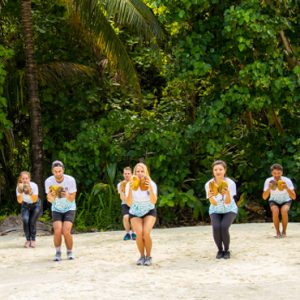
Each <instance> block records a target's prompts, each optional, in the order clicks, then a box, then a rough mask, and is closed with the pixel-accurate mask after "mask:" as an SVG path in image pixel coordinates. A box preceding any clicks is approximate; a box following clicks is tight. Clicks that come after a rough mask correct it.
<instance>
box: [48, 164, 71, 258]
mask: <svg viewBox="0 0 300 300" xmlns="http://www.w3.org/2000/svg"><path fill="white" fill-rule="evenodd" d="M51 170H52V174H53V176H50V177H49V178H47V179H46V181H45V191H46V194H47V200H48V201H49V202H50V203H52V205H51V211H52V220H53V229H54V246H55V248H56V253H55V257H54V261H60V260H61V244H62V236H64V240H65V244H66V248H67V258H68V259H70V260H71V259H74V258H75V256H74V254H73V237H72V233H71V231H72V226H73V223H74V220H75V214H76V202H75V199H76V192H77V187H76V181H75V179H74V178H73V177H72V176H70V175H66V174H65V173H64V172H65V166H64V164H63V163H62V162H61V161H59V160H56V161H54V162H53V163H52V168H51Z"/></svg>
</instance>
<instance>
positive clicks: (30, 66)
mask: <svg viewBox="0 0 300 300" xmlns="http://www.w3.org/2000/svg"><path fill="white" fill-rule="evenodd" d="M21 14H22V24H23V30H24V44H25V45H24V46H25V56H26V79H27V87H28V97H29V107H30V126H31V156H32V180H33V181H34V182H36V183H37V185H38V187H39V196H40V198H41V199H43V198H44V180H43V158H44V155H43V147H42V145H43V136H42V115H41V105H40V99H39V95H38V81H37V65H36V61H35V57H34V46H33V28H32V14H31V0H21ZM42 203H43V201H42Z"/></svg>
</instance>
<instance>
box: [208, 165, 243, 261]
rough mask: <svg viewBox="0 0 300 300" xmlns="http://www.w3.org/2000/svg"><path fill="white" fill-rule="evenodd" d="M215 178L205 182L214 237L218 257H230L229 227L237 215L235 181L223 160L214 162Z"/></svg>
mask: <svg viewBox="0 0 300 300" xmlns="http://www.w3.org/2000/svg"><path fill="white" fill-rule="evenodd" d="M212 171H213V178H212V179H210V180H209V181H208V182H207V183H206V184H205V191H206V197H207V198H208V200H209V202H210V206H209V216H210V219H211V224H212V228H213V237H214V241H215V244H216V246H217V248H218V252H217V255H216V258H217V259H220V258H224V259H229V258H230V251H229V245H230V235H229V227H230V226H231V224H232V223H233V221H234V219H235V217H236V215H237V211H238V208H237V205H236V203H235V200H234V196H235V195H236V184H235V182H234V181H233V180H232V179H230V178H228V177H227V176H226V171H227V165H226V163H225V162H224V161H222V160H217V161H215V162H214V163H213V164H212Z"/></svg>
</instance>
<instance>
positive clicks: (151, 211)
mask: <svg viewBox="0 0 300 300" xmlns="http://www.w3.org/2000/svg"><path fill="white" fill-rule="evenodd" d="M147 216H152V217H155V218H156V217H157V212H156V208H153V209H151V210H149V211H148V212H147V213H146V214H145V215H143V216H141V217H138V216H135V215H132V214H130V213H129V219H132V218H141V219H143V218H145V217H147Z"/></svg>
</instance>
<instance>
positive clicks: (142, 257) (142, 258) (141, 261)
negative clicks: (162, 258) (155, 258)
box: [136, 256, 145, 266]
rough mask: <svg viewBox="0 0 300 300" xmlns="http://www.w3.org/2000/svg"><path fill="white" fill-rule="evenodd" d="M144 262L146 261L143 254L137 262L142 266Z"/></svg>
mask: <svg viewBox="0 0 300 300" xmlns="http://www.w3.org/2000/svg"><path fill="white" fill-rule="evenodd" d="M144 262H145V256H141V257H140V258H139V259H138V261H137V262H136V264H137V265H138V266H142V265H143V264H144Z"/></svg>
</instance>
